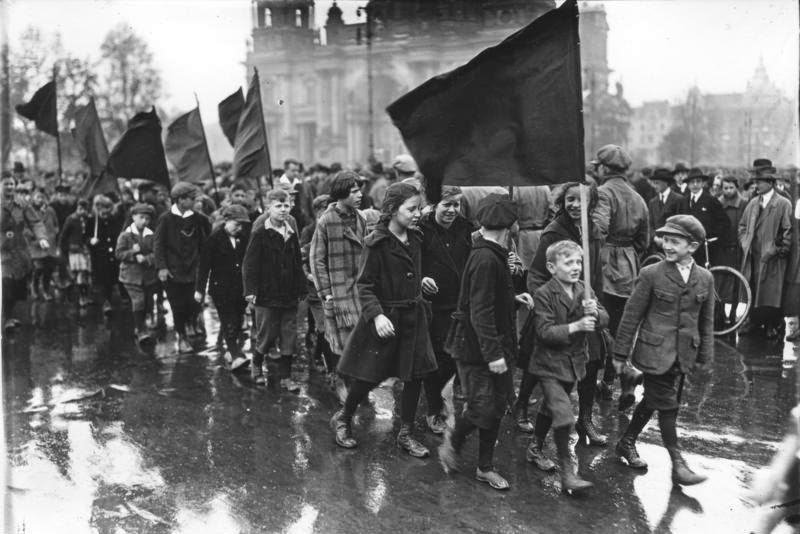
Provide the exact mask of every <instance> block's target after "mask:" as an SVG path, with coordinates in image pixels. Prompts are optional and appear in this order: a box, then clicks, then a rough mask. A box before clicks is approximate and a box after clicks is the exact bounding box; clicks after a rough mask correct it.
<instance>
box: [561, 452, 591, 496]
mask: <svg viewBox="0 0 800 534" xmlns="http://www.w3.org/2000/svg"><path fill="white" fill-rule="evenodd" d="M559 461H560V463H561V491H582V490H586V489H589V488H591V487H592V486H594V484H592V483H591V482H589V481H588V480H584V479H582V478H581V477H580V476H578V473H577V466H576V465H575V461H574V460H573V459H572V457H571V456H565V457H561V458H559Z"/></svg>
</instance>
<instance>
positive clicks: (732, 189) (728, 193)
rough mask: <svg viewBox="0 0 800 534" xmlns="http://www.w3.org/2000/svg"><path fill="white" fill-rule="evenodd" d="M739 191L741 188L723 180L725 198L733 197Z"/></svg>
mask: <svg viewBox="0 0 800 534" xmlns="http://www.w3.org/2000/svg"><path fill="white" fill-rule="evenodd" d="M738 193H739V190H738V189H736V186H735V185H733V184H732V183H730V182H722V195H723V196H724V197H725V198H728V199H732V198H735V197H736V195H737V194H738Z"/></svg>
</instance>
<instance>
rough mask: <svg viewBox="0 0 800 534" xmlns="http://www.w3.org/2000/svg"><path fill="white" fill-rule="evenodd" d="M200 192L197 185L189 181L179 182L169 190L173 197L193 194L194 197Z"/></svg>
mask: <svg viewBox="0 0 800 534" xmlns="http://www.w3.org/2000/svg"><path fill="white" fill-rule="evenodd" d="M199 192H200V190H199V189H197V186H196V185H194V184H191V183H189V182H178V183H177V184H175V185H173V186H172V189H171V190H170V192H169V196H170V197H172V198H173V199H175V198H181V197H187V196H191V197H192V198H194V197H196V196H197V194H198V193H199Z"/></svg>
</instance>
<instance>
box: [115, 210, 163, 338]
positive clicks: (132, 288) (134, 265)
mask: <svg viewBox="0 0 800 534" xmlns="http://www.w3.org/2000/svg"><path fill="white" fill-rule="evenodd" d="M129 215H130V217H132V219H133V222H132V223H131V225H130V226H128V227H127V228H126V229H125V231H123V232H122V233H121V234H119V238H117V246H116V250H115V254H116V256H117V260H118V261H119V263H120V265H119V281H120V282H122V285H123V286H125V291H126V292H127V293H128V296H129V297H130V299H131V310H132V311H133V321H134V325H135V326H134V329H135V330H134V333H135V335H136V339H137V341H138V342H139V343H142V342H144V341H146V340H147V339H149V337H150V334H149V333H148V331H147V326H146V323H145V321H146V318H147V312H148V310H150V311H152V309H153V297H154V295H155V291H156V267H155V256H154V254H153V231H152V230H151V229H150V228H148V224H149V223H150V220H151V219H152V218H153V216H154V215H155V210H154V209H153V207H152V206H151V205H150V204H144V203H141V204H135V205H134V206H133V207H132V208H131V209H130V213H129Z"/></svg>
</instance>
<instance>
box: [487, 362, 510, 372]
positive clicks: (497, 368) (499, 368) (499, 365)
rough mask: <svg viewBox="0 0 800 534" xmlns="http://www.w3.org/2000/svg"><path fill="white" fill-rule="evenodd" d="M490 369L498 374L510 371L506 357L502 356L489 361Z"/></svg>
mask: <svg viewBox="0 0 800 534" xmlns="http://www.w3.org/2000/svg"><path fill="white" fill-rule="evenodd" d="M489 371H490V372H492V373H495V374H498V375H500V374H503V373H505V372H506V371H508V365H507V364H506V359H505V358H500V359H499V360H495V361H493V362H489Z"/></svg>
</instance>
